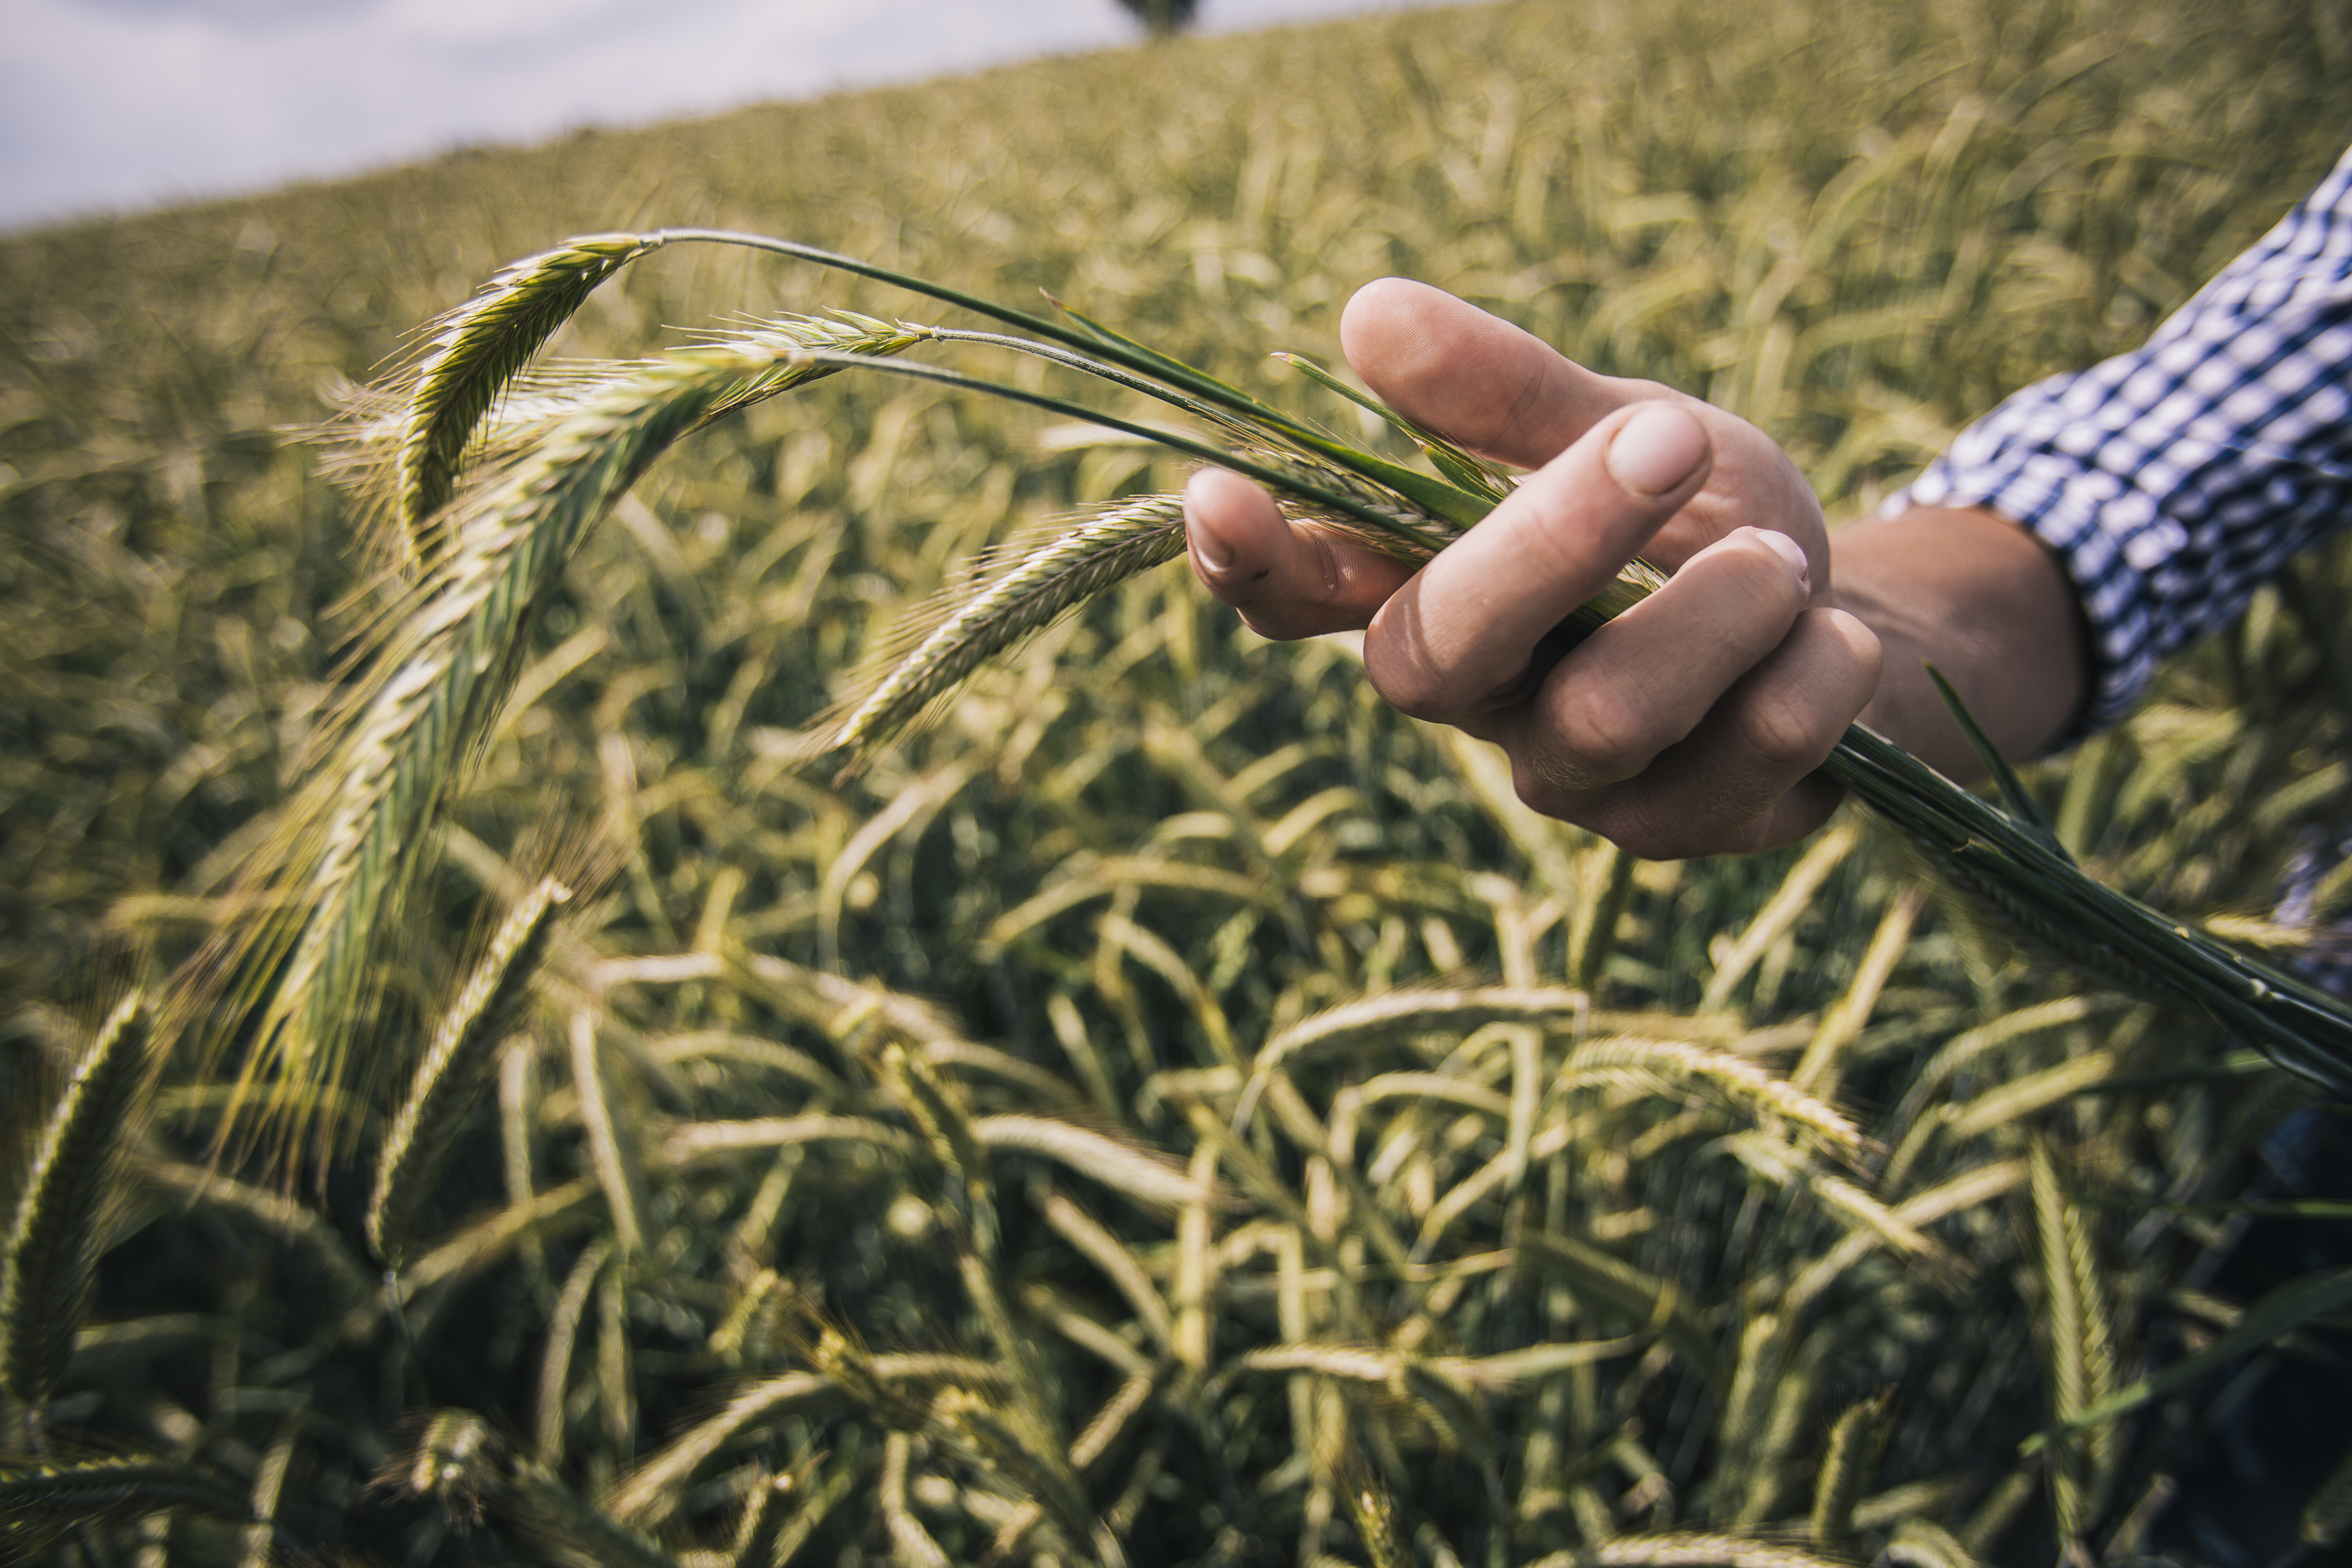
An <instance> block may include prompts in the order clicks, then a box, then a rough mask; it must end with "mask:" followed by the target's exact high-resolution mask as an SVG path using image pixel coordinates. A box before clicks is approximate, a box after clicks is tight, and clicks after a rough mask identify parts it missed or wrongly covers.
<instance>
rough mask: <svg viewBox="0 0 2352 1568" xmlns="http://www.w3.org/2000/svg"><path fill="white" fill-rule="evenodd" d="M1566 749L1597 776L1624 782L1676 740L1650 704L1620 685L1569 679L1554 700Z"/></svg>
mask: <svg viewBox="0 0 2352 1568" xmlns="http://www.w3.org/2000/svg"><path fill="white" fill-rule="evenodd" d="M1552 714H1553V719H1554V724H1553V729H1554V732H1555V734H1556V735H1557V736H1558V738H1559V742H1560V743H1561V745H1562V746H1563V747H1564V748H1565V750H1566V751H1567V752H1569V753H1570V754H1571V755H1572V756H1574V757H1575V758H1576V759H1577V761H1578V762H1579V763H1581V764H1583V766H1584V768H1585V769H1586V770H1588V771H1589V772H1591V773H1592V774H1593V775H1594V776H1596V777H1600V778H1607V779H1612V780H1614V779H1622V778H1627V777H1630V776H1632V775H1633V774H1634V773H1639V772H1641V771H1642V769H1643V768H1645V767H1647V766H1648V765H1649V763H1650V759H1651V758H1652V757H1654V756H1656V755H1657V754H1658V752H1660V751H1661V750H1663V749H1664V742H1666V741H1668V740H1670V739H1671V738H1672V737H1669V736H1666V735H1664V734H1663V733H1662V732H1661V726H1660V724H1659V722H1658V718H1657V715H1656V714H1654V712H1652V711H1651V710H1650V708H1649V706H1648V704H1646V703H1644V702H1643V701H1642V700H1641V699H1640V698H1639V697H1637V696H1634V695H1633V694H1631V693H1629V692H1627V691H1625V690H1623V689H1622V688H1621V687H1619V686H1617V685H1616V684H1614V683H1611V682H1603V681H1597V680H1584V681H1569V682H1566V683H1564V684H1563V686H1562V688H1561V689H1560V691H1559V695H1558V696H1557V697H1556V698H1555V699H1554V700H1553V707H1552Z"/></svg>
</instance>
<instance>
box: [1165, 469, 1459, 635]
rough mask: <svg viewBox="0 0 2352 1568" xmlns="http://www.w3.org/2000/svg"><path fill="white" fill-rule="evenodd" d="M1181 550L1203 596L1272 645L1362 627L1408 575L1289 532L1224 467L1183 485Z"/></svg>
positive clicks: (1341, 542) (1264, 500) (1396, 564)
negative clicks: (1188, 557) (1205, 590)
mask: <svg viewBox="0 0 2352 1568" xmlns="http://www.w3.org/2000/svg"><path fill="white" fill-rule="evenodd" d="M1184 542H1185V549H1186V552H1188V553H1189V554H1190V555H1191V556H1192V571H1193V573H1194V574H1196V575H1197V576H1199V578H1200V579H1201V582H1202V584H1203V585H1205V586H1206V587H1207V588H1208V590H1209V592H1210V593H1211V594H1212V595H1215V597H1216V598H1217V599H1218V600H1219V602H1221V603H1223V604H1226V605H1232V606H1233V607H1234V609H1236V610H1239V611H1240V612H1241V613H1242V619H1243V620H1244V622H1245V623H1247V624H1248V626H1249V628H1250V629H1251V630H1252V631H1254V632H1255V633H1257V634H1258V635H1259V636H1260V637H1273V638H1275V639H1276V640H1278V641H1279V640H1287V639H1289V638H1293V637H1318V636H1320V635H1321V634H1323V633H1325V632H1339V631H1354V630H1357V629H1359V628H1360V627H1362V626H1365V625H1366V624H1368V623H1369V622H1370V620H1371V618H1372V614H1373V612H1374V611H1376V610H1378V609H1379V608H1380V607H1381V605H1382V604H1384V603H1385V602H1386V601H1387V600H1388V597H1389V595H1391V594H1393V593H1394V592H1395V591H1396V589H1397V585H1398V584H1401V583H1402V582H1404V580H1405V579H1406V578H1408V577H1410V576H1412V570H1413V569H1412V567H1411V566H1410V565H1408V564H1407V563H1404V562H1402V561H1398V560H1396V559H1394V558H1393V557H1391V556H1386V555H1382V554H1380V553H1379V552H1375V551H1371V550H1367V549H1365V548H1363V547H1362V546H1361V545H1358V544H1353V543H1350V542H1349V541H1347V540H1345V539H1339V538H1335V537H1334V536H1332V535H1331V534H1329V533H1327V532H1325V531H1322V530H1320V529H1318V528H1314V527H1312V526H1294V525H1293V524H1292V523H1291V522H1290V521H1289V520H1288V519H1287V518H1286V517H1284V516H1283V515H1282V509H1281V508H1280V507H1278V506H1276V505H1275V503H1274V498H1273V497H1272V496H1269V495H1267V494H1266V493H1265V490H1263V489H1259V488H1258V487H1257V486H1256V485H1254V484H1252V483H1250V481H1249V480H1247V479H1243V478H1242V477H1241V476H1240V475H1239V474H1235V473H1231V472H1228V471H1227V470H1225V469H1223V468H1202V469H1201V470H1200V471H1199V472H1198V473H1196V474H1194V475H1193V476H1192V479H1191V480H1190V482H1188V483H1187V484H1186V485H1185V487H1184Z"/></svg>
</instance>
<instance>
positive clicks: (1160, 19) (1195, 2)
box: [1118, 0, 1201, 38]
mask: <svg viewBox="0 0 2352 1568" xmlns="http://www.w3.org/2000/svg"><path fill="white" fill-rule="evenodd" d="M1118 3H1119V4H1120V5H1123V6H1125V7H1126V8H1127V9H1128V10H1129V11H1130V12H1132V13H1133V14H1134V16H1135V18H1136V19H1137V20H1138V21H1139V22H1141V23H1142V24H1143V25H1144V26H1147V27H1149V28H1150V29H1151V36H1152V37H1155V38H1171V37H1175V36H1176V35H1177V34H1178V33H1181V32H1182V31H1183V30H1184V29H1185V28H1186V27H1187V26H1191V25H1192V16H1193V14H1194V13H1195V12H1197V11H1199V10H1200V8H1201V0H1118Z"/></svg>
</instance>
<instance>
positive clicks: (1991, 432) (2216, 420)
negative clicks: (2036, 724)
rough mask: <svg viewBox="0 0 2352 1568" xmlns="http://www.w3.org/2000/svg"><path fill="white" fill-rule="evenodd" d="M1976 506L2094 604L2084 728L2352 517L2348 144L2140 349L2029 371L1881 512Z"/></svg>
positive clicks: (2109, 718)
mask: <svg viewBox="0 0 2352 1568" xmlns="http://www.w3.org/2000/svg"><path fill="white" fill-rule="evenodd" d="M1922 505H1945V506H1969V505H1979V506H1982V507H1984V508H1986V509H1987V510H1991V511H1995V512H1998V513H2000V515H2001V516H2003V517H2006V518H2009V519H2011V521H2016V522H2020V523H2023V524H2024V525H2025V526H2026V527H2028V528H2030V529H2032V531H2033V532H2034V533H2035V534H2036V535H2037V536H2039V537H2040V538H2041V539H2042V542H2045V543H2047V544H2048V545H2049V546H2050V547H2051V548H2052V549H2053V551H2055V552H2057V555H2058V557H2059V559H2060V561H2061V562H2062V563H2063V564H2064V566H2065V568H2066V571H2067V572H2068V574H2070V575H2071V576H2072V577H2073V579H2074V587H2075V591H2076V592H2077V593H2078V594H2079V595H2081V597H2082V602H2083V609H2084V615H2085V616H2087V617H2088V620H2089V623H2090V628H2091V641H2092V661H2093V670H2092V681H2093V686H2092V691H2091V696H2090V700H2089V702H2088V704H2087V706H2086V710H2085V711H2084V714H2083V715H2082V717H2081V719H2080V720H2079V721H2078V726H2077V732H2078V733H2079V732H2081V731H2087V730H2090V729H2095V728H2096V727H2098V726H2100V725H2102V724H2106V723H2110V722H2113V721H2115V720H2116V719H2117V718H2119V717H2120V716H2121V715H2122V714H2123V713H2124V712H2125V710H2126V709H2128V708H2129V707H2130V706H2131V703H2132V701H2133V700H2134V699H2136V698H2137V696H2138V695H2139V693H2140V692H2141V690H2142V689H2145V688H2146V687H2147V683H2148V681H2149V680H2150V679H2153V678H2154V676H2155V673H2156V666H2157V663H2158V660H2159V659H2161V658H2164V657H2165V656H2166V655H2168V654H2170V653H2172V652H2174V651H2175V650H2177V649H2179V648H2180V647H2183V646H2185V645H2186V644H2188V643H2189V642H2192V641H2194V640H2195V639H2197V638H2198V637H2202V636H2204V635H2205V634H2206V633H2208V632H2210V631H2214V630H2217V629H2219V628H2220V627H2221V626H2223V625H2225V624H2227V623H2228V622H2229V621H2230V620H2231V618H2232V617H2234V616H2236V615H2237V614H2238V613H2239V612H2240V611H2241V610H2242V609H2243V608H2244V607H2245V604H2246V600H2247V599H2248V598H2249V597H2250V596H2252V594H2253V591H2254V589H2255V587H2256V586H2257V585H2258V584H2261V583H2262V582H2263V579H2265V578H2267V577H2270V576H2272V575H2273V574H2275V573H2277V571H2278V570H2279V568H2280V567H2282V566H2284V564H2285V563H2287V561H2288V560H2289V559H2290V558H2292V557H2293V556H2294V555H2296V554H2297V553H2299V552H2303V551H2305V550H2308V549H2309V548H2311V547H2312V546H2313V545H2314V544H2315V543H2317V542H2319V541H2320V540H2322V539H2324V538H2326V536H2327V535H2328V534H2330V533H2332V532H2335V531H2336V530H2338V529H2342V528H2345V527H2347V526H2352V152H2347V153H2346V154H2345V156H2344V157H2343V159H2342V160H2341V161H2339V162H2338V163H2336V167H2335V168H2334V169H2333V170H2332V171H2330V172H2329V174H2328V175H2327V177H2326V179H2325V180H2323V181H2321V182H2320V184H2319V187H2318V188H2317V189H2316V190H2315V191H2313V192H2312V193H2311V195H2308V196H2306V197H2305V198H2304V200H2303V202H2302V204H2301V205H2298V206H2296V207H2295V209H2294V211H2293V212H2291V213H2289V214H2287V216H2285V217H2284V218H2282V219H2281V220H2280V221H2279V224H2278V226H2277V227H2275V228H2273V229H2272V230H2271V232H2270V233H2269V234H2268V235H2266V236H2265V237H2263V240H2262V242H2261V243H2260V244H2258V245H2256V246H2255V247H2253V248H2252V249H2251V250H2249V251H2247V252H2246V253H2245V254H2244V255H2243V256H2241V257H2239V258H2238V259H2237V260H2235V261H2233V262H2231V264H2230V265H2229V266H2228V267H2227V268H2224V269H2223V270H2222V272H2221V275H2220V276H2219V277H2217V278H2215V279H2213V280H2212V281H2211V282H2210V283H2208V284H2207V285H2206V286H2205V287H2204V288H2203V289H2200V290H2199V291H2198V293H2197V295H2196V297H2195V298H2194V299H2191V300H2189V302H2188V303H2187V304H2186V305H2184V306H2182V307H2181V308H2180V310H2179V311H2177V312H2176V313H2175V314H2173V315H2172V316H2171V317H2170V318H2168V320H2167V321H2165V322H2164V324H2163V325H2162V326H2160V327H2158V329H2157V330H2156V332H2155V335H2154V336H2152V337H2150V338H2149V339H2148V341H2147V344H2146V346H2144V347H2142V348H2140V349H2139V350H2137V352H2135V353H2127V354H2121V355H2118V356H2117V357H2116V358H2114V359H2111V360H2108V361H2106V362H2105V363H2103V364H2099V365H2096V366H2094V367H2093V368H2092V369H2090V370H2086V371H2083V372H2080V373H2078V374H2071V375H2058V376H2053V377H2051V378H2050V379H2049V380H2047V381H2042V382H2037V383H2035V384H2033V385H2032V386H2029V387H2027V388H2026V389H2025V390H2023V391H2022V392H2020V393H2017V394H2016V395H2013V396H2011V397H2010V398H2009V399H2008V400H2007V401H2005V402H2003V403H2002V404H2001V405H2000V406H1999V407H1998V408H1995V409H1994V410H1993V411H1992V412H1991V413H1990V414H1988V415H1986V416H1984V417H1983V418H1982V419H1979V421H1977V423H1976V424H1974V425H1972V426H1969V429H1968V430H1967V431H1965V432H1964V433H1963V434H1962V435H1961V436H1960V437H1959V439H1958V440H1957V441H1955V442H1953V443H1952V447H1951V449H1950V450H1949V451H1948V452H1946V453H1945V454H1944V455H1943V456H1942V457H1940V458H1937V459H1936V461H1935V462H1934V463H1933V464H1932V465H1930V466H1929V467H1928V468H1927V472H1926V473H1924V474H1922V475H1921V476H1920V477H1919V478H1918V479H1916V481H1914V482H1913V483H1912V485H1911V487H1910V488H1909V489H1908V490H1907V491H1906V492H1905V493H1903V494H1900V495H1897V496H1896V497H1895V498H1894V499H1893V500H1891V501H1890V502H1889V503H1888V505H1887V508H1886V510H1888V511H1889V512H1897V511H1901V510H1904V509H1905V508H1906V507H1907V506H1922Z"/></svg>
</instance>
